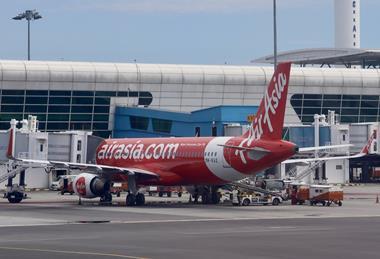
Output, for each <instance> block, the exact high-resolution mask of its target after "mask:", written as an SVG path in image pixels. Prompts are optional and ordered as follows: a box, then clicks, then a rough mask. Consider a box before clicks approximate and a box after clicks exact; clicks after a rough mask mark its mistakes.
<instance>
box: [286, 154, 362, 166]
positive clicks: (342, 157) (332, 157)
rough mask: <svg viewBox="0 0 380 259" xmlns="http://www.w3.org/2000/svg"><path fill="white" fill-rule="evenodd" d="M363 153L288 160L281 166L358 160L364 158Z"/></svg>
mask: <svg viewBox="0 0 380 259" xmlns="http://www.w3.org/2000/svg"><path fill="white" fill-rule="evenodd" d="M365 155H366V154H365V153H359V154H356V155H353V156H331V157H315V158H296V159H288V160H285V161H283V162H281V163H282V164H293V163H310V162H316V161H328V160H338V159H350V158H358V157H362V156H365Z"/></svg>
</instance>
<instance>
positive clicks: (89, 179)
mask: <svg viewBox="0 0 380 259" xmlns="http://www.w3.org/2000/svg"><path fill="white" fill-rule="evenodd" d="M110 187H111V184H110V182H109V181H107V180H105V179H101V178H100V177H99V176H97V175H94V174H89V173H82V174H79V175H77V177H75V179H74V181H73V189H74V192H75V193H76V194H77V195H78V196H80V197H82V198H95V197H100V196H103V195H104V194H105V193H107V192H109V190H110Z"/></svg>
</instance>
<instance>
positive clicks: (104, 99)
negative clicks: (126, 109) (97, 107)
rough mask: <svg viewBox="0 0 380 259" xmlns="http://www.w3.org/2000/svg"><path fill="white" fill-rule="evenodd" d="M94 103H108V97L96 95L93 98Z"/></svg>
mask: <svg viewBox="0 0 380 259" xmlns="http://www.w3.org/2000/svg"><path fill="white" fill-rule="evenodd" d="M95 104H102V105H109V104H110V98H106V97H97V98H95Z"/></svg>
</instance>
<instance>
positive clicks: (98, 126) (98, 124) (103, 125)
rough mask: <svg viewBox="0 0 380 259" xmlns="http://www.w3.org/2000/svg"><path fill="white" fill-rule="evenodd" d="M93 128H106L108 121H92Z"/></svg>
mask: <svg viewBox="0 0 380 259" xmlns="http://www.w3.org/2000/svg"><path fill="white" fill-rule="evenodd" d="M93 125H94V129H97V130H108V122H102V123H100V122H94V124H93Z"/></svg>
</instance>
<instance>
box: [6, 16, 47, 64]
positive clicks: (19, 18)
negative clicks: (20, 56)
mask: <svg viewBox="0 0 380 259" xmlns="http://www.w3.org/2000/svg"><path fill="white" fill-rule="evenodd" d="M24 18H25V19H26V20H27V21H28V60H30V21H31V20H38V19H41V18H42V16H41V15H40V14H39V13H38V12H36V10H26V11H25V12H23V13H20V14H18V15H17V16H15V17H13V18H12V19H13V20H22V19H24Z"/></svg>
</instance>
